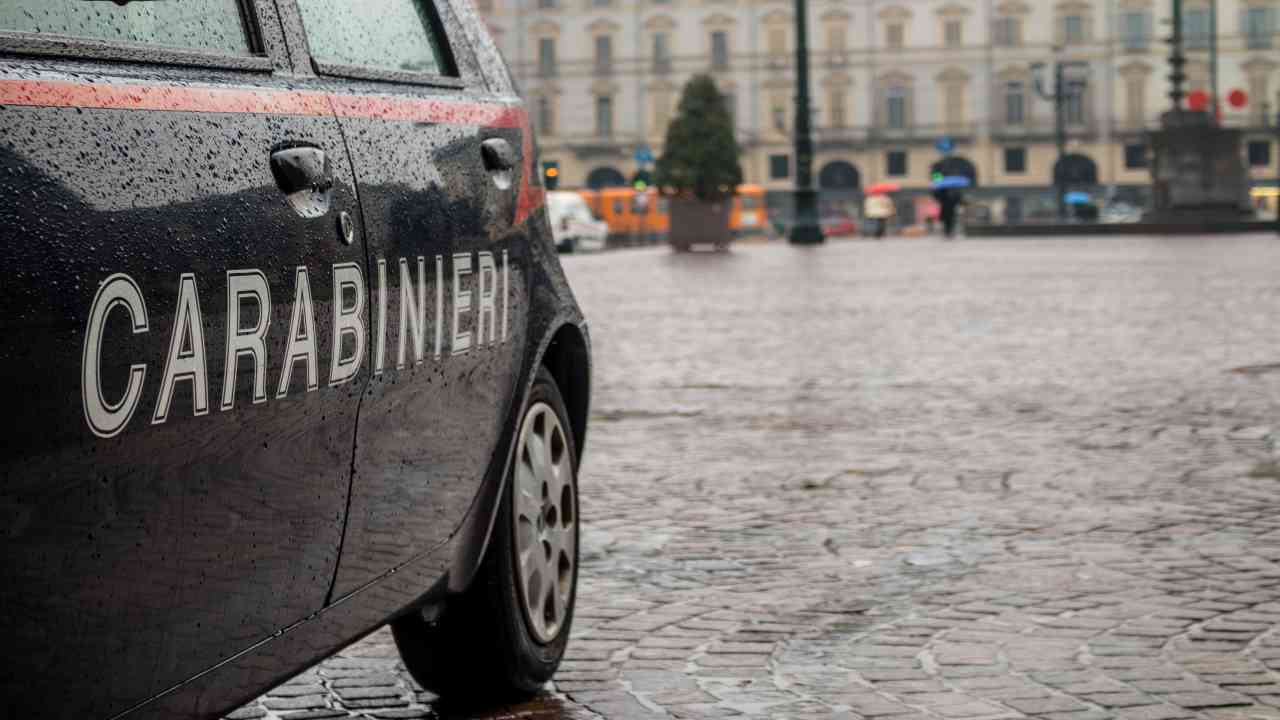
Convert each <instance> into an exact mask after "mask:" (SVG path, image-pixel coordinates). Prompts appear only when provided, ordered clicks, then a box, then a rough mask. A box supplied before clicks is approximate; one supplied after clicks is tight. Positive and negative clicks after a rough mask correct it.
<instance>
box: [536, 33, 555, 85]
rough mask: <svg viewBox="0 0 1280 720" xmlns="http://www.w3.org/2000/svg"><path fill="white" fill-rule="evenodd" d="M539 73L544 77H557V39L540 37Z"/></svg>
mask: <svg viewBox="0 0 1280 720" xmlns="http://www.w3.org/2000/svg"><path fill="white" fill-rule="evenodd" d="M538 74H539V75H541V76H542V77H555V74H556V39H555V38H549V37H544V38H538Z"/></svg>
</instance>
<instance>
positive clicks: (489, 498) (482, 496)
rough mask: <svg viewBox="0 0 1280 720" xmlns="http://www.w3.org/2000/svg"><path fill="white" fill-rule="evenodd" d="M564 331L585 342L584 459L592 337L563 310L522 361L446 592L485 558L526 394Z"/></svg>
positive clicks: (578, 441) (579, 442)
mask: <svg viewBox="0 0 1280 720" xmlns="http://www.w3.org/2000/svg"><path fill="white" fill-rule="evenodd" d="M566 331H568V332H574V333H577V334H578V337H580V338H581V341H582V343H583V348H582V350H583V352H581V357H582V360H583V362H584V363H585V365H586V366H585V368H583V370H584V371H585V373H586V378H587V388H586V392H587V404H586V407H584V408H582V412H583V413H584V416H583V418H582V419H581V423H580V425H581V427H580V428H578V427H576V428H575V433H574V435H575V436H574V445H575V447H576V449H577V461H578V463H579V464H580V463H581V461H582V454H583V450H584V448H585V446H586V436H585V430H584V429H585V424H586V421H585V412H586V409H587V408H588V407H589V397H590V382H591V381H590V378H591V350H590V342H591V341H590V336H589V334H588V331H587V325H586V322H585V321H584V320H582V318H581V316H579V315H578V314H577V313H572V314H571V313H563V314H561V315H560V316H557V317H556V319H555V320H554V321H553V322H551V323H548V326H547V330H546V331H545V332H543V333H542V335H541V338H540V339H539V342H538V345H537V350H536V351H535V352H534V353H533V354H532V362H526V363H525V366H524V369H523V370H522V371H521V373H522V374H521V378H520V384H521V388H520V393H519V395H518V397H519V402H517V403H512V405H511V411H510V412H508V413H507V417H506V419H505V421H504V424H503V432H502V434H501V439H500V440H499V442H498V447H497V448H496V449H495V451H494V454H493V457H492V458H491V459H490V461H489V466H488V469H487V470H486V472H485V477H484V480H483V481H482V482H481V485H480V489H479V491H477V492H476V496H475V498H474V499H473V500H472V502H471V507H470V508H469V509H468V510H467V514H466V517H465V518H463V521H462V524H461V525H460V526H459V528H458V531H457V533H456V534H455V536H454V549H453V559H452V562H451V564H450V567H449V573H448V590H449V592H450V593H461V592H464V591H465V590H466V589H467V588H468V587H469V586H470V585H471V581H472V580H473V579H474V578H475V575H476V572H477V571H478V570H479V568H480V562H481V560H483V559H484V553H485V551H486V550H487V549H488V544H489V538H490V536H491V535H492V534H493V524H494V521H495V520H496V519H497V516H498V508H499V506H500V502H499V501H500V500H501V498H502V493H503V492H505V491H506V481H507V476H508V474H509V472H510V468H511V462H512V460H513V458H514V457H515V452H514V451H515V440H516V434H517V432H518V431H519V425H520V419H521V418H523V417H524V413H525V410H526V409H527V406H528V402H529V394H530V392H531V391H532V390H533V381H534V379H535V377H536V375H537V372H536V371H537V368H539V367H541V366H542V365H543V364H544V362H546V359H547V356H548V353H549V351H551V349H552V343H553V342H554V341H555V340H556V339H557V338H559V337H561V333H563V332H566Z"/></svg>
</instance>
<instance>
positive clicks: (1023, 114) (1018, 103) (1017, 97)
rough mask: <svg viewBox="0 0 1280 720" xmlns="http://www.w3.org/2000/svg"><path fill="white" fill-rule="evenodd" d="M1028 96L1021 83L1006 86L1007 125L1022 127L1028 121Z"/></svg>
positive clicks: (1005, 119) (1005, 113)
mask: <svg viewBox="0 0 1280 720" xmlns="http://www.w3.org/2000/svg"><path fill="white" fill-rule="evenodd" d="M1026 98H1027V96H1026V94H1025V90H1024V88H1023V85H1022V83H1020V82H1011V83H1006V84H1005V86H1004V122H1005V124H1006V125H1021V124H1023V123H1024V122H1026V121H1027V105H1026V103H1027V99H1026Z"/></svg>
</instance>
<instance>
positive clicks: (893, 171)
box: [884, 150, 907, 177]
mask: <svg viewBox="0 0 1280 720" xmlns="http://www.w3.org/2000/svg"><path fill="white" fill-rule="evenodd" d="M884 174H885V175H888V176H889V177H902V176H904V175H906V174H907V151H906V150H890V151H889V152H887V153H885V154H884Z"/></svg>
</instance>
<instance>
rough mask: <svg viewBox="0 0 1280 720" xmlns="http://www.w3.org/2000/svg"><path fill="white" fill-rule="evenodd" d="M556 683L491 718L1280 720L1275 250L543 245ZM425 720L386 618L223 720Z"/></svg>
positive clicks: (1082, 244) (1279, 333) (1279, 285)
mask: <svg viewBox="0 0 1280 720" xmlns="http://www.w3.org/2000/svg"><path fill="white" fill-rule="evenodd" d="M565 265H566V269H567V271H568V272H569V274H570V276H571V280H572V281H573V283H574V287H575V289H576V291H577V292H578V294H579V299H580V301H581V303H582V304H583V306H584V309H585V310H586V312H587V314H588V317H589V318H590V319H591V323H592V339H593V343H594V352H595V358H596V367H597V380H596V387H595V389H596V396H595V398H594V408H593V415H594V417H593V419H592V425H591V429H590V436H589V438H588V444H587V459H586V462H585V465H584V467H583V469H582V473H581V475H582V479H581V488H582V509H583V518H584V523H585V524H584V528H583V533H584V534H583V546H582V552H583V557H582V571H581V572H582V577H581V589H580V593H579V598H578V611H577V617H576V619H575V624H574V639H573V642H572V643H571V645H570V648H569V656H568V658H567V659H566V661H565V663H564V665H563V666H562V669H561V671H560V673H559V674H558V676H557V678H556V681H555V686H554V691H552V689H549V690H548V694H547V696H546V697H543V698H540V699H538V700H536V701H534V702H532V703H530V704H528V705H523V706H516V707H504V708H498V709H495V710H494V711H493V714H492V715H491V716H492V717H560V716H567V717H572V718H591V717H605V718H616V719H621V718H637V717H646V718H649V717H654V718H656V717H662V716H669V717H677V718H721V717H734V718H794V719H804V718H872V719H875V720H880V719H883V720H917V719H923V718H931V719H934V720H946V719H952V718H960V719H967V718H974V719H980V720H982V719H988V718H989V719H991V720H997V719H1004V718H1024V717H1035V718H1044V719H1045V720H1106V719H1115V720H1176V719H1181V718H1200V719H1209V720H1236V719H1237V718H1238V719H1241V720H1243V719H1244V718H1280V632H1278V629H1280V562H1278V561H1280V512H1277V510H1280V453H1278V451H1277V448H1276V439H1277V431H1276V428H1278V427H1280V364H1277V363H1280V328H1277V322H1276V320H1277V318H1280V280H1278V279H1277V278H1280V275H1278V274H1277V270H1280V243H1277V242H1276V240H1275V239H1274V238H1272V237H1262V236H1256V237H1237V238H1219V237H1214V238H1185V239H1176V240H1155V239H1144V238H1106V239H1096V240H1093V239H1070V240H1044V241H1026V242H957V243H937V242H931V241H903V242H890V243H863V242H846V243H833V244H831V245H829V246H826V247H823V248H818V249H815V250H802V249H793V248H789V247H785V246H778V245H769V246H745V245H744V246H740V247H738V248H736V249H735V250H734V251H733V252H732V253H729V254H707V255H679V256H677V255H672V254H670V253H668V252H666V251H663V250H652V251H651V250H645V251H631V252H626V253H616V254H605V255H598V256H584V257H571V258H566V260H565ZM294 713H304V714H302V715H297V717H338V716H349V715H356V716H361V717H372V718H395V717H429V716H432V715H433V714H436V713H438V714H441V715H449V714H450V713H449V712H447V711H446V710H445V709H443V708H440V707H438V706H436V705H433V703H432V698H431V697H430V696H429V695H428V694H426V693H424V692H422V691H421V690H420V689H419V688H417V687H415V686H414V684H413V682H412V680H411V679H409V678H408V677H407V675H406V674H405V673H403V671H402V670H401V669H400V667H399V665H398V661H397V658H396V655H395V652H394V646H393V644H392V643H391V641H390V637H389V634H388V633H387V632H385V631H381V632H379V633H376V634H375V635H373V636H371V637H370V638H368V639H366V640H365V641H362V642H361V643H358V644H356V645H354V646H352V647H351V648H349V649H348V650H347V651H345V652H343V653H341V654H340V655H339V656H337V657H335V658H332V659H330V660H328V661H326V662H324V663H321V664H320V665H319V666H317V667H316V668H313V669H312V670H309V671H308V672H307V673H304V674H303V675H302V676H300V677H298V678H296V679H294V680H293V681H291V682H290V683H288V684H286V685H285V686H282V687H280V688H277V689H275V690H274V691H272V692H271V693H268V695H267V696H266V697H265V698H263V699H261V700H259V701H258V702H255V703H253V704H251V705H249V706H246V707H245V708H242V709H240V710H238V711H237V712H236V713H234V714H232V715H231V716H230V717H233V718H237V719H240V718H256V717H270V718H277V717H280V718H283V717H293V716H294Z"/></svg>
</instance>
